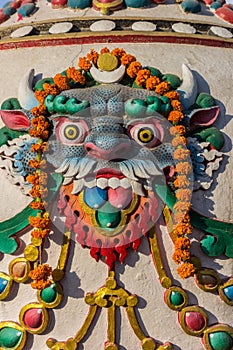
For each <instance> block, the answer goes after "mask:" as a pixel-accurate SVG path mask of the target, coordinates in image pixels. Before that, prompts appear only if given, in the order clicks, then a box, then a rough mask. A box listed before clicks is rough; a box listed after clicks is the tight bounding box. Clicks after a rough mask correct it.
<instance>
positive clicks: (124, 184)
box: [120, 177, 131, 189]
mask: <svg viewBox="0 0 233 350" xmlns="http://www.w3.org/2000/svg"><path fill="white" fill-rule="evenodd" d="M120 186H121V187H123V188H125V189H127V188H130V187H131V184H130V182H129V180H128V179H126V177H124V178H123V179H121V180H120Z"/></svg>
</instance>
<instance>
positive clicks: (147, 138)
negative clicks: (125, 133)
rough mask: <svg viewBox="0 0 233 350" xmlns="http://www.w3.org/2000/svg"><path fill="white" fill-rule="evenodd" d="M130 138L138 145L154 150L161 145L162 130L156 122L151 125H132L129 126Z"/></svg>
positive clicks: (138, 123)
mask: <svg viewBox="0 0 233 350" xmlns="http://www.w3.org/2000/svg"><path fill="white" fill-rule="evenodd" d="M129 132H130V136H131V137H132V138H133V139H134V140H135V141H136V142H137V143H139V144H140V145H142V146H145V147H148V148H154V147H156V146H158V145H159V144H161V142H162V139H163V128H162V126H161V125H160V124H159V123H158V122H157V121H153V122H151V123H148V124H146V123H140V122H137V123H134V124H133V125H132V124H131V125H130V126H129Z"/></svg>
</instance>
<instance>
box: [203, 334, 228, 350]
mask: <svg viewBox="0 0 233 350" xmlns="http://www.w3.org/2000/svg"><path fill="white" fill-rule="evenodd" d="M209 341H210V345H211V346H212V349H213V350H232V346H233V339H232V337H231V335H230V334H228V333H227V332H221V331H220V332H214V333H210V335H209Z"/></svg>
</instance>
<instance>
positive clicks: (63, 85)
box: [53, 73, 69, 90]
mask: <svg viewBox="0 0 233 350" xmlns="http://www.w3.org/2000/svg"><path fill="white" fill-rule="evenodd" d="M53 80H54V83H55V84H56V85H57V86H58V87H59V89H61V90H68V89H69V85H68V78H67V77H66V76H63V75H61V74H60V73H57V74H56V75H55V77H54V78H53Z"/></svg>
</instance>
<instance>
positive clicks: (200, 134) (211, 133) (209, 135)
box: [192, 126, 225, 151]
mask: <svg viewBox="0 0 233 350" xmlns="http://www.w3.org/2000/svg"><path fill="white" fill-rule="evenodd" d="M192 136H194V137H196V138H197V139H198V140H199V141H202V142H203V141H205V142H210V143H211V145H212V146H214V147H215V148H216V149H217V150H218V151H220V149H222V147H223V145H224V142H225V140H224V136H223V133H222V132H221V131H219V130H218V129H217V128H215V127H214V126H212V127H210V128H205V129H202V130H199V131H197V132H195V133H194V134H192Z"/></svg>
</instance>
